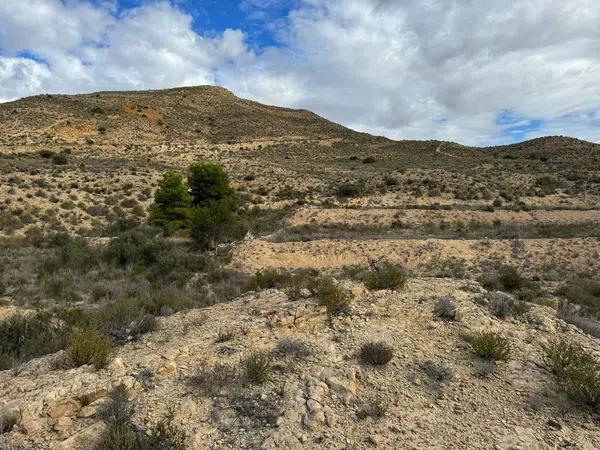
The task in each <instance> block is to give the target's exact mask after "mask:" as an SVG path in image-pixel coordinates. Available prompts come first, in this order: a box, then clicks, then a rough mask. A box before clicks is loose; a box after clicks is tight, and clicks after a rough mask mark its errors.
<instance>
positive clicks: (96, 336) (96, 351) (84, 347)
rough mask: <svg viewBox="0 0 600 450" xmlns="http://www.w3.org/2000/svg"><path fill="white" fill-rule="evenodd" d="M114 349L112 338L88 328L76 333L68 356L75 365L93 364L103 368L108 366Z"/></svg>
mask: <svg viewBox="0 0 600 450" xmlns="http://www.w3.org/2000/svg"><path fill="white" fill-rule="evenodd" d="M112 349H113V346H112V341H111V339H110V338H108V337H106V336H104V335H102V334H100V333H98V332H97V331H95V330H87V331H83V332H81V333H79V334H78V335H76V336H75V338H74V339H73V341H72V342H71V344H70V345H69V347H67V358H68V360H69V362H70V363H71V364H72V365H73V366H74V367H79V366H83V365H85V364H92V365H93V366H94V367H95V368H96V369H102V368H103V367H106V364H107V362H108V357H109V356H110V354H111V352H112Z"/></svg>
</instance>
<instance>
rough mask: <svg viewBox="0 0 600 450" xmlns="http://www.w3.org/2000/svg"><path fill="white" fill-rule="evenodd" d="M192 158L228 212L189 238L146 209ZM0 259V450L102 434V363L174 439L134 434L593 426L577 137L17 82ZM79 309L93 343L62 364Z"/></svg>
mask: <svg viewBox="0 0 600 450" xmlns="http://www.w3.org/2000/svg"><path fill="white" fill-rule="evenodd" d="M196 162H210V163H216V164H219V165H221V166H222V167H223V168H225V170H226V171H227V172H228V173H229V175H230V179H231V184H232V186H233V187H234V189H235V191H236V194H237V197H238V198H239V203H240V212H239V214H240V216H241V217H242V218H243V221H244V223H245V224H246V227H247V231H248V232H247V234H246V235H245V237H244V238H243V239H241V240H237V241H235V242H229V243H225V244H221V245H219V246H218V247H217V248H216V249H212V250H210V251H205V252H201V251H199V250H198V249H196V248H194V246H193V245H191V242H190V238H189V235H188V234H187V232H186V230H178V231H176V232H174V233H172V234H169V235H167V236H163V235H162V234H160V233H158V231H157V230H156V229H150V228H148V227H147V225H146V224H147V221H148V208H149V207H150V206H151V205H152V204H153V201H154V197H153V195H154V193H155V191H156V189H157V186H158V183H159V180H160V179H161V177H162V176H163V175H164V174H165V173H166V172H168V171H178V172H181V173H182V174H184V175H185V173H186V170H187V168H188V166H189V165H190V164H192V163H196ZM388 269H389V274H390V275H389V279H388V278H386V275H385V274H388V272H386V270H388ZM0 270H1V272H0V339H6V340H7V342H8V340H9V339H13V340H14V342H15V343H16V344H15V345H14V346H12V347H11V346H10V345H8V344H7V345H5V348H4V350H3V351H4V354H3V353H2V351H0V449H11V450H14V449H46V448H51V449H72V450H74V449H81V450H83V449H94V448H100V449H104V448H112V447H96V445H97V444H98V442H99V441H101V439H102V436H103V435H106V433H107V430H108V429H109V428H110V426H111V425H110V419H109V418H107V417H109V416H108V415H107V413H106V410H107V409H109V407H110V405H111V404H113V406H114V404H115V403H116V402H117V400H115V399H116V398H117V394H115V392H116V391H117V389H119V388H118V387H119V386H124V388H123V389H125V390H126V392H127V397H128V400H127V401H128V402H129V404H130V407H131V408H132V412H131V414H130V416H131V417H130V420H131V423H132V425H131V427H132V429H133V428H135V430H138V431H140V432H141V433H145V434H147V435H148V436H154V435H155V434H156V433H155V431H153V430H156V429H157V427H158V425H157V424H164V423H166V422H164V421H167V420H168V427H167V429H168V430H170V431H169V432H170V433H172V434H173V435H176V436H177V437H178V439H179V441H181V443H182V444H181V445H183V447H177V446H175V444H172V445H171V444H170V445H171V446H163V447H160V446H158V447H152V448H173V449H175V448H189V449H203V448H206V449H221V448H232V449H238V448H246V449H254V448H264V449H271V448H272V449H276V448H281V449H296V448H298V449H300V448H314V449H348V450H350V449H368V448H390V449H401V448H407V449H429V448H452V449H466V448H475V449H498V450H501V449H502V450H509V449H510V450H513V449H523V450H525V449H554V448H568V449H594V448H600V145H598V144H593V143H589V142H585V141H581V140H577V139H573V138H568V137H560V136H553V137H544V138H539V139H534V140H530V141H526V142H523V143H519V144H514V145H507V146H499V147H489V148H475V147H467V146H463V145H460V144H457V143H452V142H439V141H392V140H389V139H387V138H383V137H374V136H370V135H368V134H364V133H357V132H354V131H352V130H349V129H346V128H344V127H342V126H340V125H337V124H334V123H331V122H329V121H327V120H325V119H323V118H321V117H319V116H317V115H315V114H313V113H311V112H309V111H303V110H289V109H284V108H278V107H273V106H265V105H261V104H259V103H255V102H252V101H248V100H242V99H239V98H237V97H236V96H234V95H233V94H232V93H231V92H229V91H227V90H225V89H222V88H215V87H197V88H180V89H171V90H165V91H144V92H101V93H97V94H88V95H68V96H67V95H44V96H36V97H30V98H26V99H22V100H18V101H16V102H11V103H4V104H0ZM340 299H341V300H340ZM338 303H339V304H338ZM332 305H333V306H332ZM339 305H342V306H343V307H340V308H338V306H339ZM15 317H17V318H19V320H23V321H25V322H22V323H26V321H27V320H28V318H33V317H39V319H36V320H37V322H35V326H36V327H39V328H32V327H33V325H30V324H28V322H27V325H15V324H16V323H17V322H18V321H16V320H15ZM11 320H13V322H10V321H11ZM9 322H10V323H9ZM150 322H151V325H148V323H150ZM18 323H21V322H18ZM91 323H93V324H94V326H95V327H96V328H98V327H100V328H99V329H102V333H103V335H106V336H109V337H110V338H111V339H112V343H111V350H110V352H109V354H108V360H107V364H105V365H103V366H102V367H100V366H98V367H94V364H83V365H78V366H77V365H75V366H74V365H73V364H71V363H70V362H69V361H70V360H69V357H70V356H69V355H71V358H72V351H71V350H70V349H72V342H71V340H72V338H73V336H76V335H78V333H80V332H82V330H87V329H88V327H89V326H91V325H90V324H91ZM142 325H143V326H142ZM3 327H4V328H3ZM11 327H12V328H11ZM20 327H21V328H20ZM102 327H104V328H102ZM29 330H33V331H31V332H30V331H29ZM3 333H4V334H3ZM36 336H37V337H36ZM481 336H484V337H485V336H488V337H489V336H493V337H495V338H497V339H498V341H501V342H502V343H504V344H505V345H506V346H508V347H509V348H510V352H509V354H506V355H504V354H503V355H502V357H498V358H497V357H495V356H491V353H493V352H488V353H486V352H485V351H482V350H481V346H478V345H477V340H476V338H477V337H481ZM36 339H39V341H36ZM498 341H494V343H493V344H490V345H492V346H494V349H496V347H495V346H501V345H504V344H498ZM369 344H378V345H379V347H378V346H377V345H374V347H373V346H372V347H369ZM562 344H565V345H566V344H568V345H570V346H571V347H569V349H570V350H569V351H571V350H572V351H573V354H570V353H569V358H571V360H574V359H575V356H577V355H579V356H581V355H582V354H585V355H587V356H585V358H588V359H589V361H588V360H587V359H586V360H585V361H587V364H588V365H587V366H585V368H584V369H582V370H580V371H579V372H577V375H573V373H574V372H573V371H571V372H568V371H565V370H562V371H561V369H564V367H566V365H563V366H560V365H559V364H558V363H557V362H556V361H557V359H560V358H558V357H556V354H557V349H562V350H564V348H563V347H560V345H562ZM552 349H554V350H555V351H554V353H553V350H552ZM574 349H577V351H575V350H574ZM382 350H385V351H383V353H386V352H387V353H389V355H388V356H389V358H384V359H386V360H385V361H381V362H377V361H376V362H374V361H373V359H372V355H378V352H382ZM564 351H565V352H567V353H568V351H566V350H564ZM578 351H579V352H580V353H577V352H578ZM573 355H575V356H573ZM565 358H566V357H565ZM565 358H563V360H562V361H563V362H564V360H565ZM582 358H583V359H585V358H584V357H582ZM590 361H591V362H590ZM565 364H566V363H565ZM257 366H259V368H260V374H258V375H260V376H257V374H256V370H257ZM577 367H578V368H579V366H577ZM578 370H579V369H578ZM565 374H566V375H565ZM569 377H570V378H569ZM577 377H579V378H577ZM574 385H576V386H574ZM582 392H583V394H582ZM121 401H123V400H122V399H121ZM111 402H112V403H111ZM107 405H108V406H107ZM174 430H175V431H174ZM159 434H160V433H159ZM167 434H168V433H167ZM161 445H166V444H161ZM131 448H137V447H131Z"/></svg>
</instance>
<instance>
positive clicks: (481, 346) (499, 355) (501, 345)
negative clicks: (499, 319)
mask: <svg viewBox="0 0 600 450" xmlns="http://www.w3.org/2000/svg"><path fill="white" fill-rule="evenodd" d="M470 344H471V347H472V348H473V351H474V352H475V353H476V354H477V355H478V356H480V357H482V358H485V359H491V360H494V361H507V360H508V359H509V358H510V352H511V348H510V343H509V341H508V339H506V338H504V337H502V336H501V335H500V334H499V333H496V332H495V331H481V332H479V333H475V334H474V335H473V336H471V337H470Z"/></svg>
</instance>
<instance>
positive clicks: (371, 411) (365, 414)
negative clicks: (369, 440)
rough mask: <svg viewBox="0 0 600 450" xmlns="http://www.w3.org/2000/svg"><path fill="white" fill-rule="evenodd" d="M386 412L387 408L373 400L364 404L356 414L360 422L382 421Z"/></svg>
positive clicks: (379, 401)
mask: <svg viewBox="0 0 600 450" xmlns="http://www.w3.org/2000/svg"><path fill="white" fill-rule="evenodd" d="M386 412H387V406H386V405H385V404H384V403H383V402H382V401H381V400H374V401H369V402H367V403H365V404H364V405H363V406H362V407H361V408H360V409H359V410H358V411H357V413H356V417H358V418H359V419H360V420H364V419H367V418H369V417H370V418H371V419H373V420H379V419H382V418H383V417H384V416H385V414H386Z"/></svg>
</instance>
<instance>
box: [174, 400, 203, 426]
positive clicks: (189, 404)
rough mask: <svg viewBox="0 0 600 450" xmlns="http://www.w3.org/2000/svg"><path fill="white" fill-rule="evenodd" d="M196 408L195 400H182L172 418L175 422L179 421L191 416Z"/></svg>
mask: <svg viewBox="0 0 600 450" xmlns="http://www.w3.org/2000/svg"><path fill="white" fill-rule="evenodd" d="M197 410H198V406H197V405H196V402H195V401H194V400H191V399H188V400H186V401H184V402H183V403H182V404H181V405H180V406H179V408H177V411H175V415H174V419H175V421H176V422H177V423H180V422H181V421H183V420H185V419H188V418H189V417H191V416H192V415H193V414H194V413H195V412H196V411H197Z"/></svg>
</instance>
